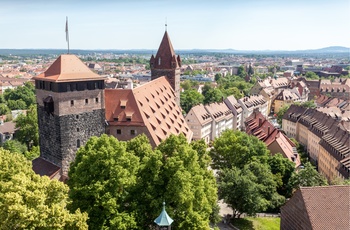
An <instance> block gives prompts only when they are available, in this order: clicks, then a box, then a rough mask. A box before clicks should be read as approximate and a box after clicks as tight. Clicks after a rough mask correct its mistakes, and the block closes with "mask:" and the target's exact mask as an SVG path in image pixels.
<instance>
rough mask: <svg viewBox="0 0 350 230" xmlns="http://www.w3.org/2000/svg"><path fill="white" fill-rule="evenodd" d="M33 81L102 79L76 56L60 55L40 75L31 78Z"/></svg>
mask: <svg viewBox="0 0 350 230" xmlns="http://www.w3.org/2000/svg"><path fill="white" fill-rule="evenodd" d="M33 79H34V80H43V81H53V82H67V81H86V80H102V79H104V77H102V76H100V75H98V74H95V73H94V72H92V71H91V70H90V69H89V68H88V67H87V66H86V65H85V64H84V63H83V62H82V61H81V60H80V59H79V58H78V57H77V56H75V55H72V54H62V55H61V56H59V57H58V58H57V59H56V60H55V61H54V62H53V63H52V65H51V66H50V67H49V68H48V69H47V70H46V71H45V72H44V73H42V74H40V75H38V76H36V77H34V78H33Z"/></svg>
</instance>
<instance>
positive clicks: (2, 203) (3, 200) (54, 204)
mask: <svg viewBox="0 0 350 230" xmlns="http://www.w3.org/2000/svg"><path fill="white" fill-rule="evenodd" d="M67 203H69V199H68V187H67V186H66V185H65V184H63V183H62V182H59V181H57V180H50V179H49V178H48V177H46V176H44V177H41V176H39V175H36V174H35V173H34V172H33V170H32V166H31V163H30V162H29V161H27V160H26V159H25V158H24V156H23V155H21V154H17V153H11V152H9V151H7V150H3V149H0V223H1V226H0V229H57V230H58V229H87V228H88V226H87V224H86V221H87V219H88V217H87V214H86V213H81V212H80V211H79V210H77V211H76V212H74V213H70V212H69V211H68V210H67V209H66V205H67Z"/></svg>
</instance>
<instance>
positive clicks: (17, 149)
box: [2, 140, 28, 154]
mask: <svg viewBox="0 0 350 230" xmlns="http://www.w3.org/2000/svg"><path fill="white" fill-rule="evenodd" d="M2 147H3V148H4V149H6V150H9V151H10V152H12V153H21V154H24V153H25V152H26V151H27V150H28V149H27V146H26V145H25V144H22V143H21V142H19V141H17V140H8V141H6V142H5V143H4V144H3V146H2Z"/></svg>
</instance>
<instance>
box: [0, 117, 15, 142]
mask: <svg viewBox="0 0 350 230" xmlns="http://www.w3.org/2000/svg"><path fill="white" fill-rule="evenodd" d="M15 132H16V123H14V122H12V121H9V122H4V123H1V124H0V145H1V146H2V145H3V144H4V143H5V142H6V141H9V140H12V139H13V135H14V133H15Z"/></svg>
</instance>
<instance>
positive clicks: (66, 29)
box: [66, 17, 68, 42]
mask: <svg viewBox="0 0 350 230" xmlns="http://www.w3.org/2000/svg"><path fill="white" fill-rule="evenodd" d="M66 42H68V17H66Z"/></svg>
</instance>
